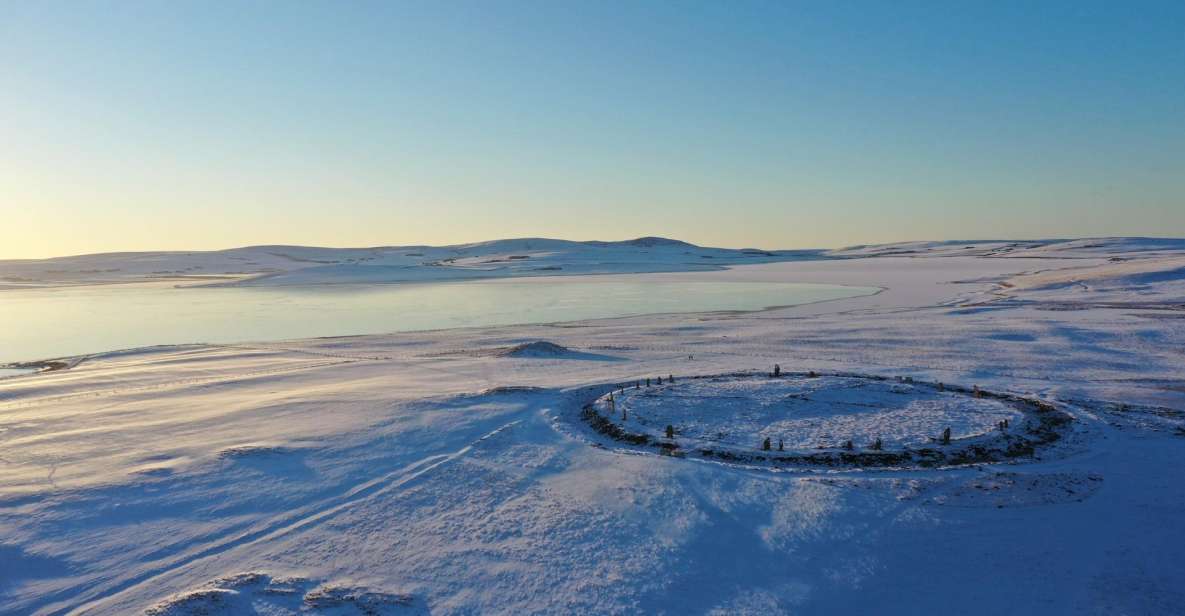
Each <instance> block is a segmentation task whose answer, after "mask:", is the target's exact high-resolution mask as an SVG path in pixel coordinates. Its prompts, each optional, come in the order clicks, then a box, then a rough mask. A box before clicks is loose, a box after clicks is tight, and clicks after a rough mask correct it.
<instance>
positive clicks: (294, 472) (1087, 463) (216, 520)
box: [0, 239, 1185, 615]
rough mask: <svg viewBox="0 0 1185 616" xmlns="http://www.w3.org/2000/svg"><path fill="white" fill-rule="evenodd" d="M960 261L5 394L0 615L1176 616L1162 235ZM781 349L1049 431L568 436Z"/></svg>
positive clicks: (127, 369) (48, 380) (1172, 432)
mask: <svg viewBox="0 0 1185 616" xmlns="http://www.w3.org/2000/svg"><path fill="white" fill-rule="evenodd" d="M956 244H957V245H956ZM956 244H945V243H935V244H911V245H907V246H897V247H862V248H858V249H848V250H845V251H836V252H834V253H832V254H827V255H816V256H820V257H826V258H818V259H812V260H805V261H787V262H776V263H764V264H753V265H744V266H740V267H735V268H732V269H727V270H716V271H704V272H703V273H702V274H700V276H702V277H703V279H705V280H711V279H716V278H720V279H730V280H747V281H785V282H821V283H832V284H853V285H861V286H880V287H884V288H885V291H884V292H882V293H879V294H877V295H872V296H864V297H857V298H850V299H844V300H838V301H833V302H824V303H817V304H811V305H805V306H796V307H791V308H784V309H778V310H770V311H763V312H753V313H735V314H710V315H687V314H684V315H678V314H667V315H659V316H645V317H630V318H622V319H612V320H602V321H587V322H578V323H562V324H552V325H545V326H544V325H537V326H516V327H503V328H476V329H463V330H445V331H435V332H419V333H407V334H392V335H373V336H360V337H346V338H326V339H312V340H299V341H288V342H283V343H266V344H250V343H243V344H235V345H192V346H184V347H175V346H174V347H155V348H145V349H138V350H133V351H123V352H118V353H111V354H107V355H99V356H92V357H88V358H86V359H85V360H84V361H81V362H78V363H68V364H67V366H66V367H65V368H63V369H58V370H54V371H49V372H44V373H40V374H36V375H26V376H17V377H13V378H6V379H2V380H0V613H4V614H68V613H75V614H135V613H143V612H144V611H145V610H149V611H150V613H154V614H170V615H175V614H198V613H215V614H216V613H228V614H239V613H258V614H291V613H305V612H312V613H335V614H348V613H367V614H415V613H434V614H453V613H549V614H550V613H579V614H590V613H596V614H600V613H667V614H683V613H716V614H775V613H790V614H832V613H854V612H862V611H863V612H876V613H891V614H916V613H934V612H941V613H966V614H997V613H1021V614H1030V613H1042V614H1179V613H1181V610H1182V606H1185V559H1183V558H1182V557H1181V552H1182V548H1185V524H1182V522H1181V520H1182V519H1185V483H1183V482H1182V481H1181V479H1180V469H1181V460H1182V457H1183V454H1185V411H1183V409H1185V374H1183V366H1185V293H1182V290H1183V289H1185V285H1183V282H1182V273H1181V270H1180V268H1179V267H1175V266H1174V265H1173V263H1175V262H1176V261H1178V260H1180V259H1182V258H1183V257H1185V242H1181V241H1170V240H1139V239H1114V240H1106V239H1104V240H1090V241H1077V242H1046V243H1009V242H991V243H956ZM1059 245H1060V246H1061V247H1060V248H1058V246H1059ZM966 246H971V248H967V247H966ZM1071 268H1072V269H1071ZM535 341H550V342H551V343H554V344H556V345H559V346H556V347H552V346H549V345H532V346H520V345H524V344H527V343H531V342H535ZM561 347H562V348H561ZM774 363H778V364H780V366H781V368H782V369H783V370H786V371H796V372H806V371H809V370H817V371H821V372H854V373H862V374H869V375H881V376H890V377H893V376H900V377H909V378H911V379H915V380H917V381H919V382H921V381H927V382H943V383H948V384H952V385H961V386H966V387H970V386H972V385H978V386H980V387H983V388H985V389H987V390H990V391H997V392H1009V393H1014V394H1020V395H1024V396H1027V397H1032V398H1037V399H1042V400H1046V401H1048V402H1049V403H1050V404H1053V405H1056V406H1057V407H1058V408H1060V409H1064V410H1065V411H1066V412H1069V413H1070V414H1071V415H1072V416H1073V417H1074V419H1075V421H1074V422H1073V424H1072V425H1071V426H1070V428H1069V429H1068V431H1067V434H1066V436H1065V438H1063V439H1061V440H1060V441H1058V442H1057V443H1056V444H1055V445H1054V446H1053V447H1052V448H1050V449H1049V450H1042V451H1040V452H1039V453H1038V454H1037V456H1035V457H1031V458H1028V457H1026V458H1018V459H1015V460H1012V461H1010V462H1007V463H995V464H976V465H967V466H956V467H951V468H941V469H918V468H911V469H892V468H889V469H850V468H849V469H825V468H819V469H781V468H772V467H762V466H759V465H745V464H725V463H719V462H712V461H707V460H700V459H693V458H690V457H688V458H679V457H672V456H663V455H658V454H657V453H653V454H649V453H646V452H644V451H640V450H637V449H630V448H617V447H613V446H611V445H606V444H605V443H604V442H603V440H602V439H598V438H596V435H595V434H594V433H593V432H592V431H591V430H590V428H589V426H588V425H587V424H585V423H584V422H582V421H581V420H580V413H579V409H580V406H581V405H582V404H585V403H587V402H588V401H590V400H594V399H596V398H597V397H599V396H601V395H602V394H604V393H607V392H608V391H609V390H610V389H612V387H613V385H612V384H615V383H624V382H629V381H633V380H636V379H638V378H646V377H658V376H663V377H666V376H667V375H669V374H673V375H675V376H676V385H675V386H674V387H675V388H679V387H681V386H683V385H685V384H687V383H684V382H683V381H684V377H688V376H693V375H711V374H723V373H735V372H738V371H747V370H752V371H755V372H762V373H764V372H767V371H769V370H770V369H771V367H772V366H773V364H774ZM694 402H695V400H690V401H689V405H691V404H694ZM664 412H673V411H672V410H670V409H667V410H665V411H664ZM846 412H847V411H845V413H846ZM944 412H953V411H950V410H949V409H947V410H946V411H944ZM918 419H919V420H920V419H921V417H918ZM721 421H722V422H724V423H728V422H727V421H726V419H722V420H721ZM753 425H754V426H756V425H757V424H756V423H754V424H753ZM937 425H938V424H933V425H930V424H924V425H923V424H918V426H919V429H920V430H925V431H933V429H934V428H935V427H936V426H937ZM976 425H978V424H976ZM859 428H860V423H859V422H857V423H855V424H852V426H851V427H850V428H848V429H851V430H856V429H859ZM738 429H739V428H738ZM756 436H757V435H756V434H755V435H754V439H753V440H752V443H753V446H754V448H756V446H757V439H756ZM738 442H740V441H739V440H738Z"/></svg>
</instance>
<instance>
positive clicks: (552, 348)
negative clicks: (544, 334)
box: [499, 340, 575, 357]
mask: <svg viewBox="0 0 1185 616" xmlns="http://www.w3.org/2000/svg"><path fill="white" fill-rule="evenodd" d="M574 354H575V353H574V352H573V351H572V350H571V349H569V348H568V347H565V346H560V345H558V344H556V343H554V342H548V341H546V340H537V341H535V342H525V343H523V344H518V345H515V346H512V347H510V348H508V349H505V350H503V351H502V352H500V353H499V355H501V356H502V357H565V356H569V355H574Z"/></svg>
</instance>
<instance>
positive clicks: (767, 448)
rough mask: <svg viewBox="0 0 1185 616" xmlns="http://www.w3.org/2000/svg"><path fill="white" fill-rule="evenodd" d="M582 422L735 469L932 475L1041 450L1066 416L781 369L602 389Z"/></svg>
mask: <svg viewBox="0 0 1185 616" xmlns="http://www.w3.org/2000/svg"><path fill="white" fill-rule="evenodd" d="M595 396H596V397H595V398H592V399H586V400H585V401H584V403H583V405H582V407H581V412H580V416H581V418H582V419H583V420H584V422H586V423H587V424H588V426H589V427H590V428H591V429H592V430H593V431H594V432H596V433H597V434H599V435H600V436H601V437H602V438H605V439H610V440H612V441H615V443H616V444H617V445H618V446H626V447H629V448H635V449H640V450H650V451H656V452H658V453H662V454H666V455H675V456H695V457H700V458H705V459H712V460H717V461H723V462H733V463H737V464H746V465H752V464H766V465H775V466H801V467H922V468H934V467H941V466H955V465H964V464H974V463H987V462H1001V461H1007V460H1013V459H1017V458H1026V457H1032V456H1034V455H1037V453H1038V452H1039V451H1040V450H1041V449H1043V448H1046V447H1049V446H1051V445H1053V444H1054V443H1056V442H1057V441H1058V440H1060V439H1061V438H1062V436H1063V435H1064V433H1065V432H1066V431H1067V430H1068V427H1069V424H1070V423H1071V422H1072V418H1071V416H1070V415H1069V414H1068V413H1066V412H1065V411H1062V410H1060V409H1058V408H1057V407H1055V406H1053V405H1051V404H1049V403H1047V402H1044V401H1042V400H1038V399H1033V398H1026V397H1022V396H1015V395H1012V394H1004V393H997V392H991V391H986V390H981V389H979V388H976V387H972V388H966V387H961V386H957V385H944V384H942V383H927V382H915V381H913V380H911V379H908V378H899V379H891V378H887V377H880V376H872V375H861V374H840V373H831V374H816V373H781V374H779V375H778V376H773V375H758V374H725V375H710V376H697V377H676V378H675V379H674V380H673V382H672V381H671V380H670V379H669V377H664V378H662V379H657V378H655V379H652V380H650V381H649V383H648V382H647V381H646V380H642V381H637V382H632V383H628V384H618V385H616V386H611V387H610V388H601V389H599V390H598V391H597V393H596V394H595Z"/></svg>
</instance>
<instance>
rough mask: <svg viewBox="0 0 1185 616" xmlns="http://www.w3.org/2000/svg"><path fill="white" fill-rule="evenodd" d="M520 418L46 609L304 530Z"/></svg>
mask: <svg viewBox="0 0 1185 616" xmlns="http://www.w3.org/2000/svg"><path fill="white" fill-rule="evenodd" d="M521 421H522V420H521V419H516V420H514V421H511V422H509V423H506V424H503V425H501V426H499V427H497V428H495V429H494V430H492V431H490V432H488V433H486V434H485V435H483V436H481V437H480V438H478V439H476V440H474V441H473V442H471V443H469V444H468V445H466V446H464V447H462V448H460V449H458V450H456V451H454V452H452V453H446V454H435V455H431V456H428V457H426V458H422V459H420V460H417V461H415V462H412V463H411V464H408V465H407V466H404V467H403V468H401V469H399V470H397V471H393V472H391V473H387V474H386V475H383V476H381V477H377V478H375V479H371V480H370V481H366V482H363V483H361V484H359V485H356V486H354V487H352V488H350V489H349V490H347V491H346V492H345V493H344V494H341V495H339V496H335V497H331V498H328V499H325V500H324V501H322V502H320V503H318V504H317V505H315V506H314V507H312V510H309V509H310V508H308V507H306V508H305V509H304V510H303V511H301V512H299V513H296V514H293V515H287V516H281V517H279V518H277V519H274V520H272V521H271V522H270V523H268V524H266V525H265V526H264V527H263V528H259V529H256V530H251V531H248V532H245V533H241V534H238V535H236V536H234V537H230V538H228V539H225V540H220V541H215V542H213V543H212V544H210V545H207V546H205V547H203V548H201V549H199V550H197V551H196V552H190V553H188V554H185V555H183V556H181V557H179V558H176V559H173V560H172V561H170V562H168V563H163V564H160V565H159V566H156V567H153V568H151V569H149V570H147V571H142V572H140V573H138V574H136V575H133V576H131V577H128V578H126V579H124V580H123V581H121V582H118V583H116V584H115V585H114V586H113V587H111V588H108V589H106V590H104V591H102V592H100V593H98V594H97V595H96V596H94V597H91V598H90V599H86V600H85V601H84V602H82V603H80V604H79V605H76V606H73V607H59V608H54V609H52V610H51V611H49V612H47V613H50V614H71V615H74V614H79V615H81V614H88V613H93V611H94V610H98V609H101V608H102V607H103V606H104V605H106V604H108V603H110V602H111V601H112V600H114V599H117V598H119V597H120V596H122V595H125V594H126V593H129V592H131V591H133V590H135V589H136V588H140V587H143V586H144V585H145V584H150V583H152V582H153V581H154V580H157V579H159V578H161V577H163V576H166V575H168V574H170V573H173V572H175V571H177V570H179V569H181V568H183V567H187V566H189V565H192V564H194V563H197V562H200V561H203V560H207V559H209V558H213V557H215V556H218V555H220V554H222V553H224V552H227V551H230V550H232V549H235V548H240V547H245V546H249V545H254V544H258V543H261V542H264V541H270V540H273V539H277V538H279V537H283V536H285V535H288V534H291V533H293V532H296V531H299V530H303V529H306V528H309V527H311V526H314V525H316V524H320V523H321V522H325V521H326V520H329V519H331V518H333V517H334V516H336V515H337V514H339V513H341V512H342V511H344V510H345V509H347V508H349V507H350V506H351V505H354V504H356V503H358V502H360V501H362V500H364V499H367V498H370V497H373V496H378V495H381V494H386V493H388V492H390V491H392V490H395V489H397V488H401V487H403V486H406V485H407V484H409V483H411V482H412V481H414V480H416V479H419V478H420V477H422V476H424V475H425V474H427V473H429V472H431V471H432V470H435V469H436V468H439V467H440V466H442V465H444V464H448V463H449V462H452V461H454V460H457V459H459V458H461V457H463V456H465V455H466V454H468V453H469V452H470V451H472V450H473V448H474V447H476V446H477V445H478V444H480V443H482V442H483V441H486V440H488V439H490V438H493V437H494V436H497V435H498V434H500V433H502V432H503V431H505V430H507V429H509V428H511V427H513V426H514V425H516V424H518V423H520V422H521Z"/></svg>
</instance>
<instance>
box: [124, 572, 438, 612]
mask: <svg viewBox="0 0 1185 616" xmlns="http://www.w3.org/2000/svg"><path fill="white" fill-rule="evenodd" d="M144 613H145V615H146V616H197V615H198V614H201V615H204V616H213V615H215V614H225V615H227V616H231V615H234V614H297V613H299V614H306V613H312V614H369V615H373V616H395V615H411V614H427V613H428V610H427V606H425V605H424V604H423V601H422V600H421V599H418V598H417V597H414V596H412V595H406V594H398V593H386V592H377V591H373V590H369V589H367V588H362V587H356V586H348V585H339V584H321V585H318V584H317V583H316V582H314V581H313V580H309V579H307V578H299V577H292V578H273V577H272V576H270V575H268V574H266V573H256V572H250V573H239V574H236V575H232V576H228V577H225V578H220V579H217V580H213V581H211V582H209V583H207V584H205V585H203V586H201V587H200V588H196V589H193V590H190V591H187V592H183V593H180V594H176V595H173V596H171V597H169V598H167V599H165V600H163V601H161V602H160V603H157V604H156V605H154V606H152V607H150V608H148V609H147V610H146V611H145V612H144Z"/></svg>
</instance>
